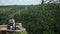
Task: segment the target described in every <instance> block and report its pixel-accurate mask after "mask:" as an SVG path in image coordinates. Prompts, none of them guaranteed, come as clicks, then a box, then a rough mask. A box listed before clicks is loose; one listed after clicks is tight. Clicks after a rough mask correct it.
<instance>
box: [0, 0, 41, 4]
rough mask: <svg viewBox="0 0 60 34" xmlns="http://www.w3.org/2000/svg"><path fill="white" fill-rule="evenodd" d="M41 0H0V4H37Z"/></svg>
mask: <svg viewBox="0 0 60 34" xmlns="http://www.w3.org/2000/svg"><path fill="white" fill-rule="evenodd" d="M40 3H41V0H0V5H37V4H40Z"/></svg>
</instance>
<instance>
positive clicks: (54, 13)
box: [0, 4, 60, 34]
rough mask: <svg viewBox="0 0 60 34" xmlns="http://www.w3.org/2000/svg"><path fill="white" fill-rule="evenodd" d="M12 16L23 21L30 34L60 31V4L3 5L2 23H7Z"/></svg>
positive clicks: (0, 16)
mask: <svg viewBox="0 0 60 34" xmlns="http://www.w3.org/2000/svg"><path fill="white" fill-rule="evenodd" d="M10 17H13V18H14V19H15V20H16V22H21V23H23V26H24V27H25V28H26V30H27V32H28V34H59V33H60V27H59V26H60V4H45V5H35V6H33V5H31V6H10V7H7V6H6V7H1V8H0V24H7V23H8V19H9V18H10Z"/></svg>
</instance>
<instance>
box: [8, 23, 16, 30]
mask: <svg viewBox="0 0 60 34" xmlns="http://www.w3.org/2000/svg"><path fill="white" fill-rule="evenodd" d="M10 26H12V30H16V24H15V27H13V23H10V24H8V26H7V29H10Z"/></svg>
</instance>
